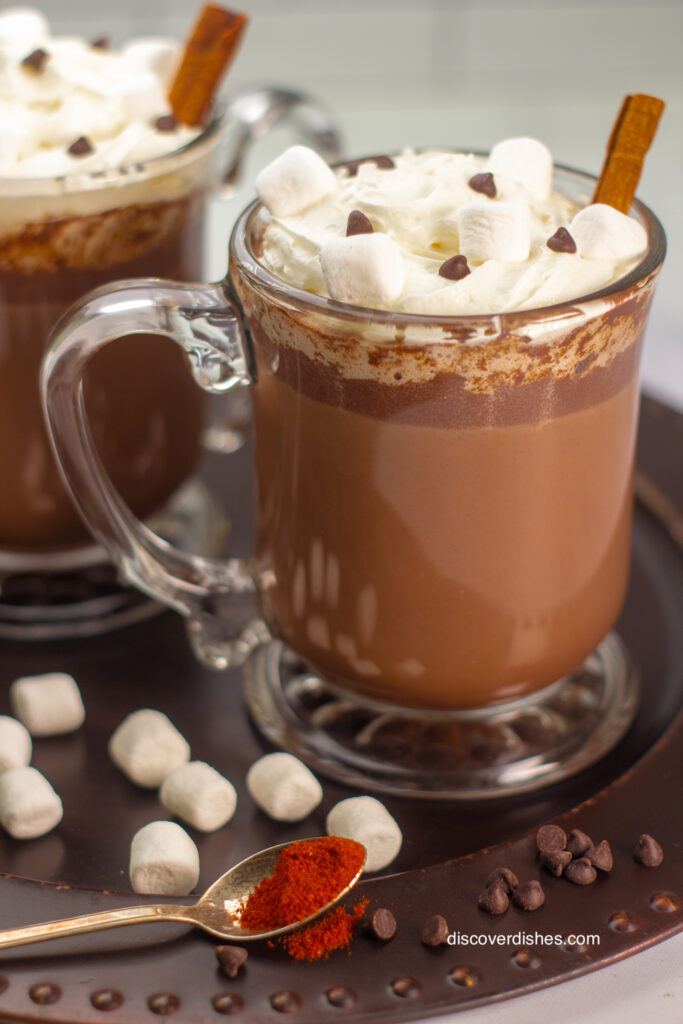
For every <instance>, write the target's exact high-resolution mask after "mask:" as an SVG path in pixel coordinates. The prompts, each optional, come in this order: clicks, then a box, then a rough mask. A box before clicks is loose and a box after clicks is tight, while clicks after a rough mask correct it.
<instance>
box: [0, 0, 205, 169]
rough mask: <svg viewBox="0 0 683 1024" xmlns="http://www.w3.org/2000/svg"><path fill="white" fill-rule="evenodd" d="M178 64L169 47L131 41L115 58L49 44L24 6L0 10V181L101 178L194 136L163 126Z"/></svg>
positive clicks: (66, 40)
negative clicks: (96, 175) (101, 173)
mask: <svg viewBox="0 0 683 1024" xmlns="http://www.w3.org/2000/svg"><path fill="white" fill-rule="evenodd" d="M27 58H28V59H27ZM179 58H180V47H179V46H178V44H177V43H175V42H173V41H171V40H167V39H160V38H159V39H157V38H150V39H138V40H135V41H133V42H130V43H128V44H126V45H125V46H124V47H123V48H122V49H121V50H119V51H116V52H115V51H113V50H110V49H108V48H107V47H106V46H93V45H92V44H91V43H90V42H89V41H86V40H84V39H80V38H77V37H71V36H69V37H64V36H52V35H51V34H50V29H49V26H48V23H47V21H46V20H45V18H44V17H43V15H42V14H40V12H38V11H36V10H33V9H32V8H29V7H15V8H8V9H6V10H4V11H2V13H0V177H3V178H47V177H49V178H53V177H61V176H65V175H70V174H83V173H89V172H92V171H103V170H111V169H113V168H119V167H123V166H127V165H130V164H136V163H142V162H144V161H146V160H149V159H151V158H153V157H156V156H162V155H165V154H168V153H171V152H173V151H174V150H176V149H178V148H179V147H181V146H183V145H185V144H186V143H187V142H189V141H190V140H191V139H193V138H195V137H196V136H197V135H198V134H199V131H200V129H197V128H188V127H187V126H185V125H179V124H175V121H174V120H172V121H170V122H169V121H168V115H170V114H171V109H170V106H169V103H168V100H167V98H166V93H167V89H168V86H169V84H170V81H171V79H172V77H173V74H174V72H175V68H176V66H177V63H178V61H179ZM164 117H166V118H167V120H166V122H163V121H162V122H161V127H159V126H158V125H157V122H158V120H159V118H164ZM169 126H170V127H169ZM81 139H85V140H86V143H87V145H84V144H83V143H82V142H79V140H81ZM75 143H78V144H77V145H74V144H75Z"/></svg>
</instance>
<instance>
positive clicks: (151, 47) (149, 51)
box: [121, 37, 180, 82]
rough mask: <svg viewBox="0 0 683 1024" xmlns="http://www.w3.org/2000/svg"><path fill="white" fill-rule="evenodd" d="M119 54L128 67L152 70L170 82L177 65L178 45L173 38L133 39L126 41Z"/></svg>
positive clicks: (178, 56)
mask: <svg viewBox="0 0 683 1024" xmlns="http://www.w3.org/2000/svg"><path fill="white" fill-rule="evenodd" d="M121 56H122V58H123V60H124V62H125V63H126V64H128V65H129V66H130V67H132V68H140V69H142V70H144V71H152V72H153V73H154V74H155V75H156V76H157V77H158V78H161V79H162V80H163V81H164V82H170V80H171V76H172V75H173V72H174V71H175V69H176V67H177V66H178V60H179V58H180V46H179V45H178V43H177V42H175V40H173V39H161V38H154V37H150V38H148V39H135V40H133V41H132V42H130V43H126V45H125V46H124V47H123V49H122V50H121Z"/></svg>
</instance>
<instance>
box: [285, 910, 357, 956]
mask: <svg viewBox="0 0 683 1024" xmlns="http://www.w3.org/2000/svg"><path fill="white" fill-rule="evenodd" d="M368 902H369V901H368V898H367V896H366V897H365V899H363V900H361V901H360V902H359V903H356V905H355V906H354V907H352V908H351V910H350V911H349V910H347V909H346V907H337V909H336V910H333V911H332V913H331V914H328V915H327V916H326V917H324V918H323V919H322V921H316V922H315V923H314V924H311V925H309V926H308V928H302V930H301V931H299V932H294V934H293V935H285V936H284V937H283V938H282V940H281V941H282V945H283V946H284V947H285V949H286V950H287V952H288V953H289V955H290V956H293V957H294V959H295V960H309V961H312V960H327V958H328V956H329V955H330V953H331V952H332V950H334V949H343V948H344V947H345V946H348V945H349V943H350V942H351V937H352V936H353V931H354V928H355V927H356V925H357V924H358V922H359V921H360V919H361V917H362V916H363V914H364V913H365V908H366V907H367V905H368Z"/></svg>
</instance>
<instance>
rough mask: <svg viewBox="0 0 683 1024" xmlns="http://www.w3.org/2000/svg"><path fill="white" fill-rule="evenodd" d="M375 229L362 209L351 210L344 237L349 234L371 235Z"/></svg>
mask: <svg viewBox="0 0 683 1024" xmlns="http://www.w3.org/2000/svg"><path fill="white" fill-rule="evenodd" d="M374 230H375V229H374V228H373V226H372V222H371V221H370V220H369V218H368V217H366V216H365V214H364V213H363V212H362V210H351V213H350V214H349V219H348V220H347V222H346V237H347V238H349V237H350V235H371V234H372V233H373V231H374Z"/></svg>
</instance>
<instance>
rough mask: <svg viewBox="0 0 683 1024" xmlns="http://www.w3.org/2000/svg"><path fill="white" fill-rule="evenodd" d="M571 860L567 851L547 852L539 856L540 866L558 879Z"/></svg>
mask: <svg viewBox="0 0 683 1024" xmlns="http://www.w3.org/2000/svg"><path fill="white" fill-rule="evenodd" d="M571 859H572V855H571V853H570V852H569V850H549V851H548V853H542V854H541V864H542V865H543V867H544V868H545V869H546V871H549V872H550V874H551V875H555V877H556V878H559V877H560V875H561V874H562V872H563V871H564V869H565V868H566V867H567V865H568V864H569V862H570V861H571Z"/></svg>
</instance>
